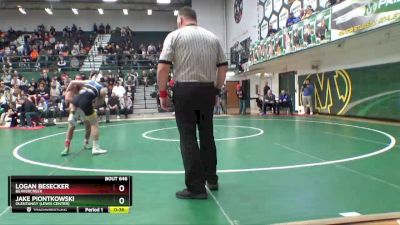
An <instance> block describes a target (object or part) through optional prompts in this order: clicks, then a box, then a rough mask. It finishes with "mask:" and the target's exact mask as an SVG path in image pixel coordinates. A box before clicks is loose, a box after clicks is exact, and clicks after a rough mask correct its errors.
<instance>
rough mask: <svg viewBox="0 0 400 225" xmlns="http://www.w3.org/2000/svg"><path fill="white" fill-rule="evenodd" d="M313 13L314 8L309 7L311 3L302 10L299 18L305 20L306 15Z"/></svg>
mask: <svg viewBox="0 0 400 225" xmlns="http://www.w3.org/2000/svg"><path fill="white" fill-rule="evenodd" d="M313 13H314V9H313V8H312V7H311V5H308V6H307V8H306V9H305V10H304V14H303V16H302V17H301V20H305V19H307V18H308V17H310V16H311V15H312V14H313Z"/></svg>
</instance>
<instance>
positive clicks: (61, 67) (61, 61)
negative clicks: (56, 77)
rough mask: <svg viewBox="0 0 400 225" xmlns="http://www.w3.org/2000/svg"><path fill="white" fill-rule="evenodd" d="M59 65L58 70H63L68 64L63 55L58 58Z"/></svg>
mask: <svg viewBox="0 0 400 225" xmlns="http://www.w3.org/2000/svg"><path fill="white" fill-rule="evenodd" d="M57 66H58V72H61V71H62V70H63V69H64V68H65V67H66V66H67V62H66V61H65V60H64V57H63V56H60V57H59V58H58V62H57Z"/></svg>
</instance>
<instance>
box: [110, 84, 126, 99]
mask: <svg viewBox="0 0 400 225" xmlns="http://www.w3.org/2000/svg"><path fill="white" fill-rule="evenodd" d="M125 92H126V90H125V88H124V87H123V86H122V85H121V83H120V82H115V86H114V87H113V89H112V93H115V95H116V96H117V97H118V98H119V99H121V98H122V97H124V94H125Z"/></svg>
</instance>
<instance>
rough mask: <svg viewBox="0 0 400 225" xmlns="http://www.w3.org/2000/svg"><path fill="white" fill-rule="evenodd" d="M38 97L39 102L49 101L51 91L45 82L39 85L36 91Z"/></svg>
mask: <svg viewBox="0 0 400 225" xmlns="http://www.w3.org/2000/svg"><path fill="white" fill-rule="evenodd" d="M36 96H37V99H38V100H39V99H40V98H45V99H49V96H50V90H49V89H48V88H47V87H46V85H45V84H44V83H43V82H41V83H39V87H38V88H37V90H36Z"/></svg>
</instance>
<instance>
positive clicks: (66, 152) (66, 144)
mask: <svg viewBox="0 0 400 225" xmlns="http://www.w3.org/2000/svg"><path fill="white" fill-rule="evenodd" d="M64 146H65V148H64V151H62V152H61V156H67V155H69V147H70V146H71V141H70V140H65V142H64Z"/></svg>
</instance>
